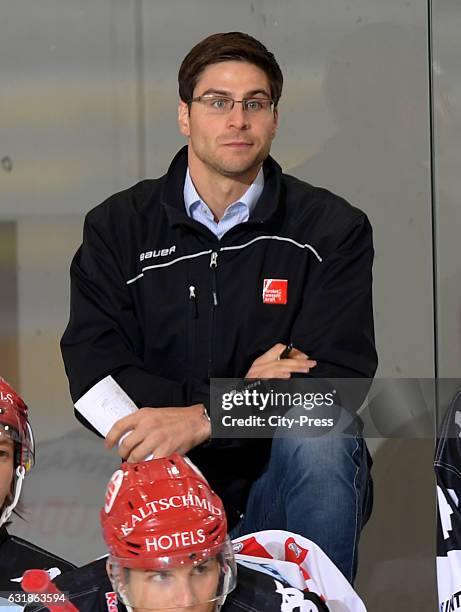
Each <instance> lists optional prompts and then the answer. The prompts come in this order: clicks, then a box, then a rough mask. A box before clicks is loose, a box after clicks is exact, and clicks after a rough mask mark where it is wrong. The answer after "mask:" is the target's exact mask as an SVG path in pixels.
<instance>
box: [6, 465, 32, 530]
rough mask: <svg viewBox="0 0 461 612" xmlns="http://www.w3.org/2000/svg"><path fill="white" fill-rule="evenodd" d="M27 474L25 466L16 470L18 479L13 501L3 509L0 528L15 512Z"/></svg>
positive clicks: (19, 466)
mask: <svg viewBox="0 0 461 612" xmlns="http://www.w3.org/2000/svg"><path fill="white" fill-rule="evenodd" d="M25 473H26V470H25V468H24V466H22V465H18V467H17V468H16V472H15V474H16V478H15V484H14V495H13V500H12V502H11V503H10V504H8V505H7V506H5V507H4V509H3V512H2V515H1V516H0V526H1V525H4V524H5V523H6V521H7V520H8V519H9V518H10V516H11V513H12V512H13V510H14V509H15V508H16V504H17V503H18V501H19V496H20V495H21V488H22V482H23V480H24V475H25Z"/></svg>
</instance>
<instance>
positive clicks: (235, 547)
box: [232, 542, 243, 554]
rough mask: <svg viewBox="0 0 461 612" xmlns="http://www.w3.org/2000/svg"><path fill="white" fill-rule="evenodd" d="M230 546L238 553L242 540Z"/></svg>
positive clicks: (241, 547) (241, 546)
mask: <svg viewBox="0 0 461 612" xmlns="http://www.w3.org/2000/svg"><path fill="white" fill-rule="evenodd" d="M232 548H233V550H234V553H235V554H237V553H239V552H240V551H241V550H242V549H243V542H235V544H233V545H232Z"/></svg>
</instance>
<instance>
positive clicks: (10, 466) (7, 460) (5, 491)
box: [0, 427, 14, 508]
mask: <svg viewBox="0 0 461 612" xmlns="http://www.w3.org/2000/svg"><path fill="white" fill-rule="evenodd" d="M13 474H14V443H13V441H12V440H11V439H10V438H9V437H8V436H6V435H5V433H4V432H3V431H2V428H1V427H0V508H3V506H4V504H5V501H6V499H7V497H8V495H9V493H10V491H11V483H12V482H13Z"/></svg>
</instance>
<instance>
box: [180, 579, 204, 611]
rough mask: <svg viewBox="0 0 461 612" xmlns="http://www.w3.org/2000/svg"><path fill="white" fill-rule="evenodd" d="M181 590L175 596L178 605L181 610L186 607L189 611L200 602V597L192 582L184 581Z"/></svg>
mask: <svg viewBox="0 0 461 612" xmlns="http://www.w3.org/2000/svg"><path fill="white" fill-rule="evenodd" d="M179 590H180V592H178V593H177V595H176V597H175V600H176V601H177V603H178V607H180V608H181V610H182V608H185V609H186V611H187V612H190V607H191V606H196V605H197V604H198V603H199V598H198V597H197V595H196V593H195V592H194V590H193V588H192V587H191V585H190V584H187V583H183V584H182V585H181V587H180V589H179ZM187 609H188V610H187Z"/></svg>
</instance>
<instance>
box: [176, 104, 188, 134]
mask: <svg viewBox="0 0 461 612" xmlns="http://www.w3.org/2000/svg"><path fill="white" fill-rule="evenodd" d="M178 125H179V131H180V132H181V134H182V135H183V136H185V137H186V138H189V136H190V126H189V105H188V104H186V103H185V102H183V101H182V100H180V101H179V104H178Z"/></svg>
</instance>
